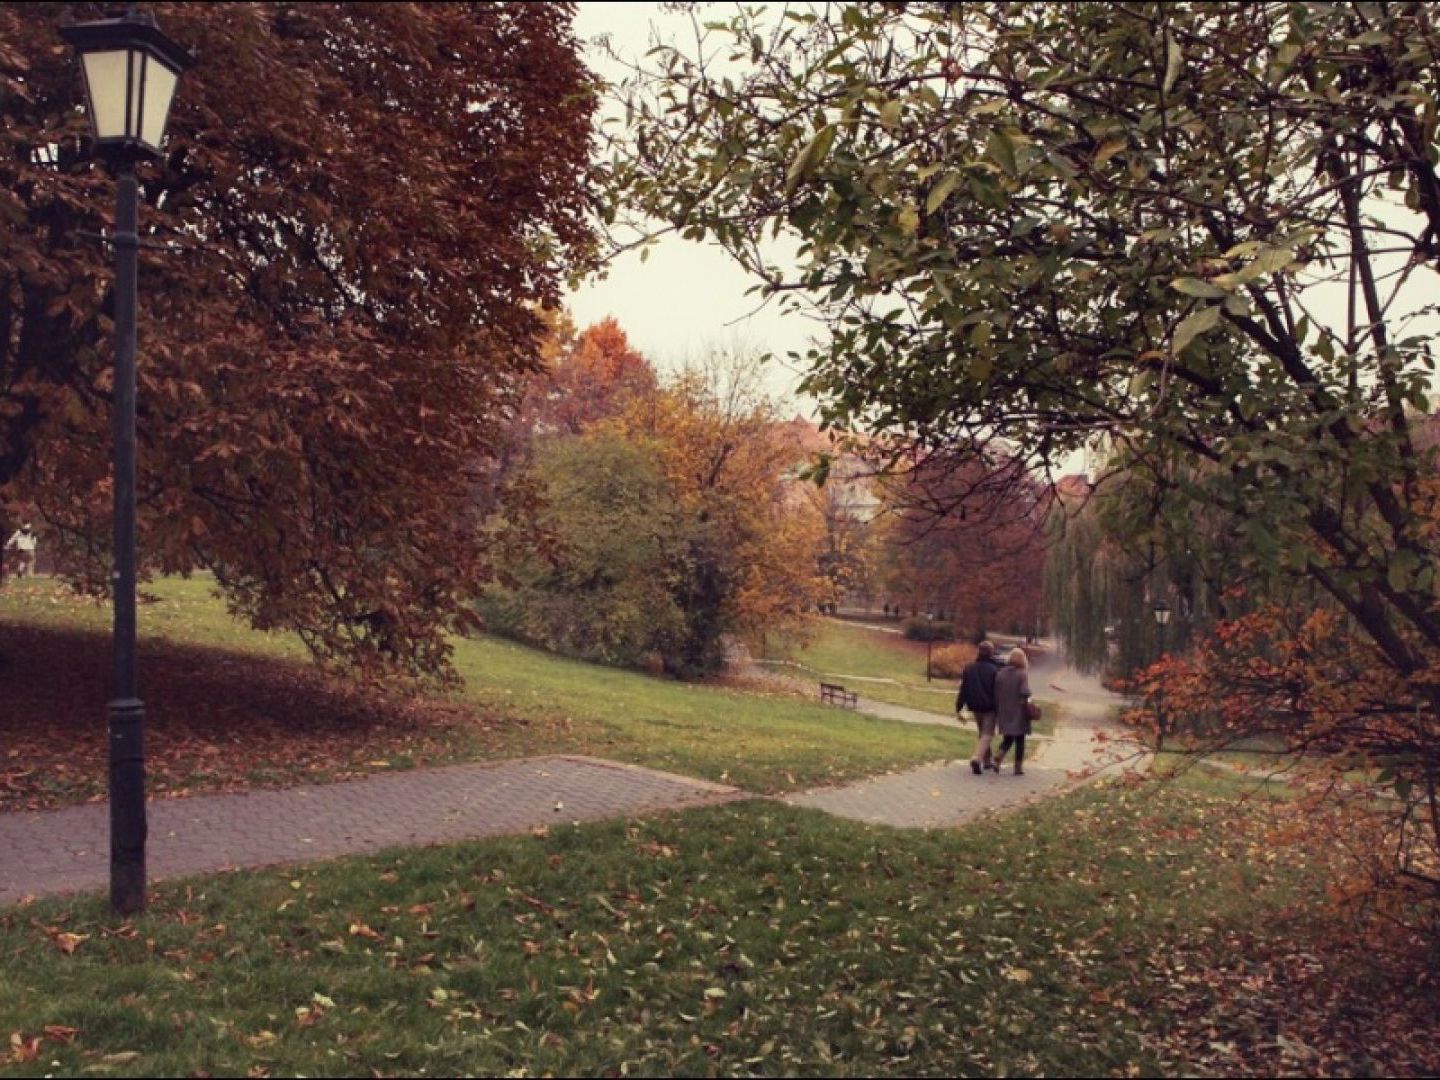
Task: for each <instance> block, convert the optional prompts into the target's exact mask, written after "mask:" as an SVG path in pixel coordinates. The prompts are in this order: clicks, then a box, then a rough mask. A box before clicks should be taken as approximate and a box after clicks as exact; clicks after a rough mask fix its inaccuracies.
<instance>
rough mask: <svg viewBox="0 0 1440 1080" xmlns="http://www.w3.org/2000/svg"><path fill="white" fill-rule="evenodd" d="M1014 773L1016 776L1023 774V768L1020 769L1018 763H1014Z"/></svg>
mask: <svg viewBox="0 0 1440 1080" xmlns="http://www.w3.org/2000/svg"><path fill="white" fill-rule="evenodd" d="M1015 775H1016V776H1024V775H1025V770H1024V769H1022V768H1021V767H1020V766H1019V765H1016V766H1015Z"/></svg>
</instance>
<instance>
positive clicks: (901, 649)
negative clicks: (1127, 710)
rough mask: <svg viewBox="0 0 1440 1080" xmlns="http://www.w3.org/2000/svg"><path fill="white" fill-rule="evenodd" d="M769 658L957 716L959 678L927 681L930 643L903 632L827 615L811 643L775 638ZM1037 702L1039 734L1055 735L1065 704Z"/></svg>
mask: <svg viewBox="0 0 1440 1080" xmlns="http://www.w3.org/2000/svg"><path fill="white" fill-rule="evenodd" d="M942 647H943V646H942V644H941V643H939V642H937V643H936V644H935V648H936V649H939V648H942ZM766 657H767V658H768V659H772V660H787V661H790V662H792V663H796V664H799V665H800V669H799V671H798V672H797V671H796V669H795V668H791V667H772V668H771V670H773V671H777V672H780V673H782V674H790V673H796V674H797V677H803V678H806V679H813V680H815V681H817V682H818V681H820V680H822V679H823V680H824V681H826V682H839V683H842V684H844V686H845V688H846V689H847V690H854V691H856V692H858V693H859V694H860V695H861V696H862V697H868V698H874V699H875V700H876V701H884V702H887V703H889V704H891V705H903V706H905V707H906V708H909V709H919V710H921V711H922V712H932V713H936V714H937V715H940V716H953V715H954V714H955V692H956V688H957V683H956V680H954V679H940V678H936V679H934V680H932V681H930V682H928V683H927V682H926V681H925V643H924V642H923V641H910V640H908V639H906V638H905V637H904V636H903V635H901V634H898V633H889V632H888V631H885V630H875V629H870V628H869V627H867V626H860V625H856V624H854V623H848V622H842V621H840V620H838V619H821V620H819V621H818V622H817V623H816V627H815V634H814V636H813V637H812V638H811V639H810V640H809V641H807V642H806V643H804V644H803V645H796V644H793V643H784V644H782V643H780V642H778V641H771V642H770V643H769V645H768V647H767V652H766ZM857 676H858V677H857ZM871 680H877V681H871ZM887 680H888V681H887ZM1035 700H1036V702H1037V703H1038V704H1039V705H1040V706H1041V708H1042V711H1043V715H1042V717H1041V720H1040V723H1039V724H1037V725H1036V728H1035V733H1036V734H1037V735H1049V734H1053V732H1054V731H1055V722H1056V714H1057V711H1058V710H1059V706H1058V705H1057V704H1056V703H1055V702H1053V701H1047V700H1046V699H1045V698H1043V697H1038V696H1037V697H1036V699H1035Z"/></svg>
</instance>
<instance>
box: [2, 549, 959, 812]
mask: <svg viewBox="0 0 1440 1080" xmlns="http://www.w3.org/2000/svg"><path fill="white" fill-rule="evenodd" d="M211 590H212V585H211V582H210V581H209V580H208V579H206V578H203V577H197V578H194V579H191V580H179V579H166V580H162V581H158V582H155V583H153V584H152V585H149V586H147V587H146V589H145V590H144V591H145V592H147V593H149V594H151V595H152V596H154V597H156V598H157V600H156V602H154V603H150V604H146V605H144V606H143V607H142V610H141V613H140V626H141V631H142V635H146V636H165V637H167V638H169V639H171V640H172V641H179V642H185V643H194V644H201V645H207V646H214V647H223V648H227V649H236V650H243V651H245V652H248V653H259V654H262V655H264V656H267V657H272V658H274V659H276V660H277V661H290V660H295V661H298V660H300V658H301V657H303V655H304V651H303V647H302V646H301V645H300V643H299V642H298V641H297V640H296V639H295V638H293V637H291V636H288V635H273V634H259V633H256V632H254V631H252V630H249V629H248V628H246V627H244V626H242V625H240V624H238V623H237V622H236V621H235V620H233V619H232V618H230V616H229V615H228V614H227V613H226V611H225V608H224V605H223V603H222V602H221V601H219V600H218V599H216V598H214V597H213V596H212V595H211ZM0 619H8V620H14V621H19V622H24V623H27V624H30V625H37V624H38V625H49V626H54V627H63V628H75V627H85V628H90V629H93V630H95V631H96V632H97V634H103V633H104V631H105V629H106V628H107V627H108V619H109V613H108V608H102V607H97V606H96V605H94V604H91V603H88V602H77V601H75V600H73V599H69V598H67V597H66V596H65V595H64V594H63V593H62V592H61V591H60V590H59V589H58V588H57V587H56V586H54V585H52V584H51V583H49V582H46V581H44V580H43V579H42V580H40V581H39V582H37V583H33V584H32V583H28V582H27V583H23V584H19V585H11V586H8V587H7V588H6V589H5V591H4V592H3V593H0ZM95 647H96V648H97V649H105V648H108V644H107V643H106V642H105V640H104V639H103V638H101V637H97V638H96V639H95ZM455 664H456V667H457V669H458V670H459V672H460V674H461V675H462V676H463V678H464V682H465V685H464V689H463V690H462V691H461V693H460V699H461V700H462V701H463V702H464V703H466V704H468V705H470V706H473V707H475V708H476V709H477V711H479V712H480V713H482V714H485V715H486V716H487V717H488V718H490V720H491V722H490V723H489V724H488V725H487V726H486V727H484V728H483V729H481V728H478V727H477V728H476V729H475V730H474V731H472V732H468V733H467V732H466V731H464V730H456V731H454V732H452V733H450V734H449V735H447V739H448V743H447V747H448V748H447V749H446V750H445V751H444V752H442V753H438V754H431V755H429V757H428V758H427V760H432V761H433V760H437V759H441V760H443V759H448V760H465V759H476V758H491V757H509V756H517V755H525V754H540V753H586V754H595V755H599V756H605V757H611V758H615V759H618V760H622V761H628V762H633V763H636V764H642V765H649V766H653V767H656V768H664V769H672V770H676V771H679V772H683V773H688V774H690V775H693V776H699V777H704V778H707V779H711V780H718V781H724V782H730V783H734V784H737V785H739V786H742V787H746V788H748V789H750V790H754V791H761V792H776V791H783V790H792V789H795V788H797V787H808V786H815V785H819V784H825V783H831V782H838V781H841V780H846V779H852V778H855V777H859V776H866V775H872V774H875V773H881V772H885V771H889V770H893V769H898V768H903V767H907V766H911V765H916V764H920V763H923V762H928V761H934V760H938V759H946V758H959V757H964V756H968V755H969V753H970V751H971V748H972V746H973V741H972V737H971V736H970V735H968V734H966V733H956V732H954V731H945V730H943V729H938V728H927V727H923V726H915V725H908V724H900V723H894V722H888V721H881V720H874V719H870V718H867V717H863V716H857V715H855V714H853V713H849V712H847V711H845V710H842V709H833V708H825V707H822V706H819V705H816V704H810V703H806V702H800V701H796V700H794V699H792V698H788V697H784V696H779V695H775V696H767V695H759V694H754V693H742V692H739V691H733V690H724V689H720V688H716V687H706V686H692V685H687V684H684V683H679V682H675V681H673V680H666V679H656V678H651V677H648V676H645V675H641V674H638V673H635V672H630V671H620V670H616V669H613V668H605V667H599V666H596V665H592V664H583V663H579V662H575V661H570V660H565V659H562V658H559V657H555V656H552V655H549V654H546V653H542V652H538V651H536V650H533V649H527V648H523V647H521V646H518V645H514V644H512V643H509V642H505V641H501V640H497V639H492V638H477V639H474V640H461V641H457V642H456V643H455ZM154 674H155V673H154V672H152V673H151V675H152V676H153V675H154ZM143 675H144V673H143V672H142V678H143ZM17 677H18V676H17ZM142 689H143V688H142ZM87 722H88V721H87ZM375 753H376V754H380V753H381V750H380V749H377V750H376V751H375ZM398 756H399V757H400V758H403V754H402V755H398ZM397 763H400V764H403V763H404V761H403V760H401V761H399V762H397ZM350 764H351V766H352V769H353V767H354V766H355V765H357V764H358V765H360V766H363V762H360V763H353V762H352V763H350ZM206 786H207V781H205V779H204V778H203V777H202V778H199V779H198V780H197V782H196V783H195V784H194V785H193V788H194V789H204V788H205V787H206Z"/></svg>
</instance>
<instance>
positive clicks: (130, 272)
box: [110, 162, 148, 914]
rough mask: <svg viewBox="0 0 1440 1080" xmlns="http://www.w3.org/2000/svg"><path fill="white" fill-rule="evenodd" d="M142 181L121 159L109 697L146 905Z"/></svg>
mask: <svg viewBox="0 0 1440 1080" xmlns="http://www.w3.org/2000/svg"><path fill="white" fill-rule="evenodd" d="M139 205H140V197H139V184H138V183H137V182H136V179H135V171H134V166H133V165H132V164H130V163H128V162H127V163H126V164H124V165H123V166H122V171H121V173H120V176H119V182H118V184H117V186H116V193H115V234H114V237H113V242H114V244H115V408H114V414H113V417H112V421H113V426H114V435H115V517H114V525H115V570H114V574H113V575H112V581H111V588H112V590H113V594H114V604H115V630H114V649H115V683H114V685H115V697H114V698H113V699H112V700H111V702H110V904H111V906H112V907H113V908H114V909H115V910H116V911H118V912H120V913H122V914H129V913H131V912H135V911H139V910H141V909H142V908H144V906H145V839H146V836H147V833H148V827H147V825H146V821H145V706H144V704H143V703H142V702H141V701H140V697H139V692H140V691H139V678H138V675H137V673H136V664H135V556H136V550H135V309H136V305H137V298H136V293H137V291H138V286H137V282H136V275H137V269H138V265H137V264H138V254H139V252H138V249H139V246H140V238H139V235H138V233H137V227H138V219H139Z"/></svg>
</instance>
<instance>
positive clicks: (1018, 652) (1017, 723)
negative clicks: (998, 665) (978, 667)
mask: <svg viewBox="0 0 1440 1080" xmlns="http://www.w3.org/2000/svg"><path fill="white" fill-rule="evenodd" d="M1029 702H1030V660H1029V658H1028V657H1027V656H1026V655H1025V650H1024V649H1020V648H1015V649H1011V650H1010V655H1009V657H1007V658H1006V661H1005V667H1004V669H1003V670H1001V672H1000V674H998V675H996V676H995V725H996V727H998V728H999V730H1000V734H1001V735H1003V736H1005V738H1004V739H1003V740H1002V741H1001V743H1000V756H999V757H997V758H996V759H995V771H996V772H999V771H1000V766H1001V765H1003V764H1005V755H1006V754H1007V753H1009V752H1010V747H1012V746H1013V747H1015V775H1016V776H1024V775H1025V736H1026V735H1029V734H1030V717H1029V715H1028V710H1027V709H1026V706H1027V705H1028V704H1029Z"/></svg>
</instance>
